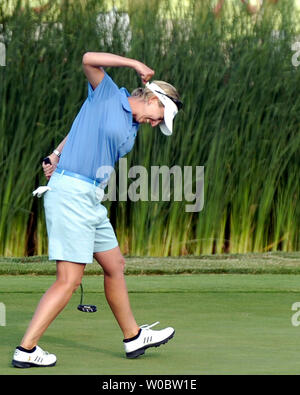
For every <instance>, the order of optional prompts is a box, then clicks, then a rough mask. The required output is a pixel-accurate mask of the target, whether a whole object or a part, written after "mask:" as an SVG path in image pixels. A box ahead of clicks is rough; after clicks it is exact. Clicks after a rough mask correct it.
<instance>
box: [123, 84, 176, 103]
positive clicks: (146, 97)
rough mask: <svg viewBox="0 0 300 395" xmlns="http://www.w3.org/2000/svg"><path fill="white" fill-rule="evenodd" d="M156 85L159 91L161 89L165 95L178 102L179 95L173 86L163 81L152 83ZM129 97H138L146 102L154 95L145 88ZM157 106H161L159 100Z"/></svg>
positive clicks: (135, 91) (137, 90)
mask: <svg viewBox="0 0 300 395" xmlns="http://www.w3.org/2000/svg"><path fill="white" fill-rule="evenodd" d="M152 82H154V83H155V84H156V85H158V86H159V87H160V88H161V89H163V90H164V91H165V92H166V94H167V95H169V96H170V97H172V98H173V99H175V100H180V98H179V93H178V92H177V90H176V88H174V86H173V85H171V84H169V83H168V82H165V81H152ZM131 96H135V97H140V98H142V99H143V100H145V101H148V100H149V99H150V98H151V97H153V96H155V94H154V93H153V92H152V91H151V90H150V89H149V88H147V87H145V88H137V89H135V90H134V91H133V92H132V93H131ZM158 102H159V105H160V106H163V104H162V102H161V101H160V100H159V101H158Z"/></svg>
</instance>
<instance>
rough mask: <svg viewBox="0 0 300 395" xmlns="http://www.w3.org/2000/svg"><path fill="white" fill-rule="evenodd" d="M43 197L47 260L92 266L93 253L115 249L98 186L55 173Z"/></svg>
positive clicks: (113, 236)
mask: <svg viewBox="0 0 300 395" xmlns="http://www.w3.org/2000/svg"><path fill="white" fill-rule="evenodd" d="M48 186H49V187H50V188H51V190H49V191H47V192H46V193H45V194H44V208H45V216H46V226H47V233H48V254H49V259H50V260H63V261H70V262H77V263H92V262H93V253H94V252H100V251H107V250H110V249H112V248H115V247H117V246H118V241H117V238H116V235H115V232H114V230H113V227H112V226H111V223H110V221H109V218H108V217H107V209H106V207H105V206H103V205H102V204H101V197H99V193H98V192H99V187H97V186H96V185H94V184H90V183H88V182H86V181H83V180H80V179H77V178H74V177H70V176H68V175H65V174H59V173H56V172H54V173H53V174H52V176H51V178H50V180H49V182H48Z"/></svg>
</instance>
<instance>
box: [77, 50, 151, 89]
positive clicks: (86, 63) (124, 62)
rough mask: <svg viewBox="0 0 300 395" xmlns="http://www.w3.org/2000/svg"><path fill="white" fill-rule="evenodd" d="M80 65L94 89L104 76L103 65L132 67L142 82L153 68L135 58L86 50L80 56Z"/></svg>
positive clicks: (145, 80) (148, 76) (144, 81)
mask: <svg viewBox="0 0 300 395" xmlns="http://www.w3.org/2000/svg"><path fill="white" fill-rule="evenodd" d="M82 66H83V70H84V73H85V75H86V77H87V79H88V81H89V82H90V84H91V85H92V87H93V89H96V87H97V86H98V84H99V83H100V82H101V81H102V79H103V77H104V71H103V67H129V68H132V69H134V70H135V71H136V72H137V73H138V74H139V75H140V77H141V79H142V82H143V83H144V84H145V83H146V82H147V81H149V80H150V78H151V77H152V76H153V75H154V70H152V69H150V67H148V66H146V65H145V64H144V63H142V62H140V61H138V60H136V59H130V58H126V57H124V56H119V55H115V54H111V53H105V52H86V53H85V54H84V55H83V57H82Z"/></svg>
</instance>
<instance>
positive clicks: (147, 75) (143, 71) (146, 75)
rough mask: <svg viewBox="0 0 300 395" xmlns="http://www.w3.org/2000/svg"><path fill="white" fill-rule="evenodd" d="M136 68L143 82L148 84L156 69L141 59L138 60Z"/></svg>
mask: <svg viewBox="0 0 300 395" xmlns="http://www.w3.org/2000/svg"><path fill="white" fill-rule="evenodd" d="M135 70H136V72H137V73H138V74H139V75H140V77H141V79H142V82H143V84H146V83H147V82H148V81H149V80H150V79H151V78H152V77H153V76H154V73H155V71H154V70H152V69H150V67H148V66H146V65H145V64H144V63H142V62H139V61H137V62H136V65H135Z"/></svg>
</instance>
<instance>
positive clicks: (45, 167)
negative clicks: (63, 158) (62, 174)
mask: <svg viewBox="0 0 300 395" xmlns="http://www.w3.org/2000/svg"><path fill="white" fill-rule="evenodd" d="M49 159H50V160H51V165H49V164H45V163H44V162H43V163H42V167H43V170H44V175H45V177H46V178H47V180H49V179H50V177H51V176H52V174H53V172H54V170H55V169H56V166H57V164H58V162H59V158H58V156H57V155H55V154H51V155H49Z"/></svg>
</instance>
